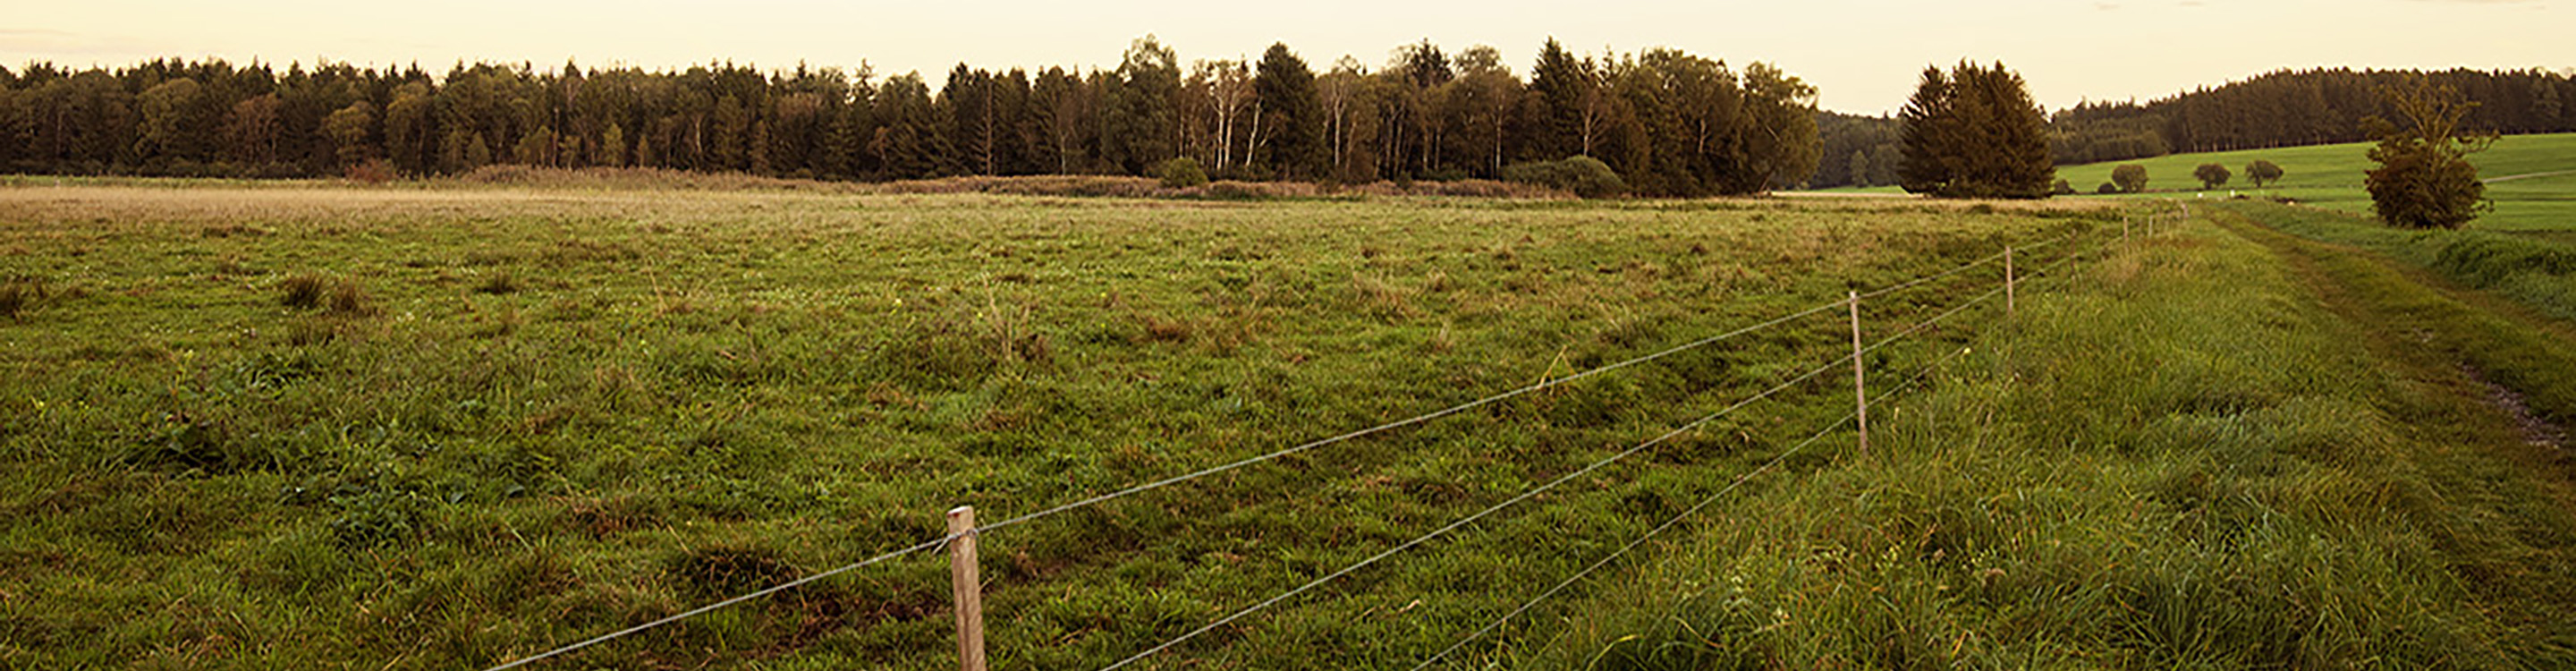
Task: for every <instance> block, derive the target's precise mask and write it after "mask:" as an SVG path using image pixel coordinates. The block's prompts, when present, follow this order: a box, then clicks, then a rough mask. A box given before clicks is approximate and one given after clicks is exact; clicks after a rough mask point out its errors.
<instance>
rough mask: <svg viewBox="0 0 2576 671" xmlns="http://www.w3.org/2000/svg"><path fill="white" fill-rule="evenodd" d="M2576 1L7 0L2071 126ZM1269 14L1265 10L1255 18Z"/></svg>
mask: <svg viewBox="0 0 2576 671" xmlns="http://www.w3.org/2000/svg"><path fill="white" fill-rule="evenodd" d="M2562 2H2576V0H2152V1H2146V0H1940V1H1932V0H1920V1H1910V2H1896V1H1893V0H1767V1H1765V2H1758V3H1756V2H1731V1H1725V2H1710V1H1703V2H1677V1H1661V0H1571V1H1569V0H1549V1H1545V2H1539V1H1531V0H1476V1H1472V2H1467V1H1459V2H1447V1H1444V2H1407V1H1401V0H1396V1H1390V0H1288V1H1285V2H1269V3H1232V2H1221V1H1214V0H1193V1H1190V2H1166V1H1152V2H1056V1H1044V0H993V1H984V2H971V1H952V2H937V1H924V0H913V1H909V2H900V3H878V2H823V1H818V0H731V1H727V2H678V1H674V0H616V1H606V0H541V1H537V2H529V1H527V0H517V1H502V0H452V1H444V2H436V1H433V2H399V3H394V2H350V1H348V0H331V1H327V2H326V1H322V0H228V1H225V2H205V1H202V0H191V1H187V2H145V1H139V0H0V17H6V18H0V63H5V64H7V65H9V66H10V67H12V68H15V67H17V66H18V65H20V64H23V63H26V62H29V61H33V60H46V61H52V62H55V63H59V64H67V65H74V66H88V65H92V64H97V65H108V66H119V65H126V64H131V63H133V62H135V61H138V60H142V59H148V58H153V57H162V56H182V57H190V58H198V57H206V56H219V57H223V58H225V59H228V60H232V61H235V62H246V61H249V60H251V59H254V58H255V59H258V60H262V61H268V62H273V63H280V64H283V63H285V62H288V61H301V62H306V63H310V62H313V61H315V60H318V59H326V58H327V59H330V60H334V61H347V62H353V63H358V64H362V65H375V64H386V63H407V62H418V63H420V64H421V65H422V66H424V67H425V68H428V69H430V70H432V71H433V72H440V73H443V72H445V71H446V69H447V66H448V65H450V64H453V63H454V62H456V61H457V60H459V59H463V60H469V61H471V60H489V61H496V62H513V63H515V62H521V61H527V62H533V63H535V64H536V66H537V67H538V68H541V69H550V68H553V67H556V66H559V65H561V64H562V63H563V62H564V61H565V60H566V59H572V60H575V61H578V62H579V63H580V64H582V65H583V66H586V67H587V66H599V65H608V64H628V65H637V66H642V67H646V68H656V69H658V68H668V67H674V66H685V65H688V64H692V63H705V62H709V61H715V60H730V61H733V62H736V63H752V64H758V65H760V66H762V67H769V68H788V67H793V66H794V65H795V64H796V63H797V62H798V61H803V62H806V63H811V64H813V65H815V66H841V67H853V66H855V65H857V64H858V63H860V62H862V61H865V62H867V63H869V64H872V65H873V66H874V67H875V68H876V71H877V72H878V73H879V74H880V75H883V74H894V73H901V72H905V71H912V70H919V71H921V72H922V74H924V75H926V76H928V77H930V78H931V80H932V82H933V83H934V85H935V84H936V82H937V81H939V79H940V78H941V76H942V75H943V74H945V73H946V72H947V70H948V69H949V67H951V66H953V65H955V64H956V63H957V62H959V61H961V60H963V61H966V62H969V63H971V64H974V65H976V66H978V67H989V68H994V69H1006V68H1008V67H1012V66H1045V65H1072V66H1084V67H1103V66H1114V65H1115V64H1116V62H1117V60H1118V57H1119V54H1120V53H1121V52H1122V51H1123V50H1124V49H1125V48H1126V46H1127V43H1128V41H1129V40H1131V39H1133V38H1135V37H1137V36H1140V35H1144V34H1147V33H1154V34H1157V35H1159V36H1160V37H1161V38H1162V40H1163V42H1164V43H1165V44H1167V45H1170V46H1172V47H1174V48H1175V49H1177V50H1178V51H1179V52H1180V56H1181V59H1182V61H1183V62H1188V61H1190V60H1193V59H1213V58H1236V57H1243V56H1252V57H1258V56H1259V55H1260V53H1261V50H1262V49H1263V48H1264V47H1267V46H1268V45H1269V44H1270V43H1271V42H1274V41H1285V42H1287V43H1288V45H1289V46H1290V47H1291V48H1293V49H1295V50H1296V51H1297V52H1298V53H1299V54H1300V55H1302V56H1304V57H1305V58H1306V60H1307V62H1308V63H1310V64H1313V65H1315V66H1316V67H1317V68H1318V69H1321V68H1323V67H1325V66H1328V65H1329V64H1330V63H1331V62H1332V61H1333V60H1334V59H1336V58H1339V57H1341V56H1342V55H1345V54H1348V55H1352V56H1356V57H1358V58H1359V59H1360V60H1361V61H1362V62H1364V63H1367V64H1368V65H1370V66H1371V67H1378V66H1382V65H1383V64H1384V63H1385V62H1386V60H1387V54H1388V52H1389V51H1390V50H1392V49H1393V48H1394V47H1396V46H1398V45H1401V44H1408V43H1412V42H1415V41H1418V40H1421V39H1424V38H1429V39H1430V40H1431V41H1432V42H1434V43H1437V44H1439V45H1441V46H1442V47H1444V48H1446V49H1448V50H1450V51H1452V52H1453V53H1454V52H1455V51H1457V50H1459V49H1463V48H1465V47H1467V46H1470V45H1475V44H1490V45H1493V46H1495V47H1497V48H1499V49H1501V50H1502V53H1503V55H1504V58H1505V60H1506V62H1508V63H1509V64H1511V66H1512V68H1513V70H1514V71H1515V72H1518V73H1521V74H1523V75H1524V76H1526V75H1527V73H1528V69H1529V64H1530V62H1531V60H1532V59H1533V58H1534V57H1535V56H1536V54H1537V51H1538V47H1539V45H1540V44H1541V43H1542V42H1544V41H1545V40H1546V39H1547V38H1548V37H1549V36H1555V37H1556V38H1558V39H1560V40H1562V41H1564V42H1565V44H1566V45H1567V46H1568V47H1569V48H1573V49H1576V50H1578V51H1582V52H1587V53H1590V52H1599V51H1601V50H1602V49H1603V48H1605V47H1607V48H1613V49H1616V50H1618V51H1621V52H1630V51H1635V50H1638V49H1641V48H1646V47H1657V46H1663V47H1674V48H1679V49H1682V50H1685V51H1690V52H1692V53H1696V54H1700V55H1703V56H1709V57H1713V58H1720V59H1724V60H1726V61H1727V62H1729V63H1730V64H1736V65H1739V66H1740V65H1741V64H1743V63H1745V62H1749V61H1757V60H1758V61H1768V62H1771V63H1773V64H1776V65H1778V66H1780V67H1781V68H1782V69H1784V70H1787V71H1788V72H1790V73H1792V74H1796V75H1798V76H1800V77H1803V78H1805V79H1806V80H1807V81H1808V82H1809V83H1811V84H1814V85H1816V86H1817V88H1819V89H1820V90H1821V91H1822V103H1823V106H1824V107H1825V108H1826V109H1832V110H1840V111H1847V112H1857V113H1869V114H1875V113H1881V112H1889V111H1893V110H1895V109H1896V108H1897V107H1899V106H1901V105H1903V104H1904V102H1905V96H1906V95H1907V94H1908V93H1909V92H1910V91H1911V90H1912V87H1913V84H1914V80H1915V76H1916V73H1917V72H1919V71H1920V70H1921V69H1922V68H1923V66H1924V65H1926V64H1931V63H1944V64H1946V63H1952V62H1956V61H1958V60H1960V59H1977V60H1981V61H1985V60H1996V59H2001V60H2003V61H2004V62H2005V63H2006V64H2007V65H2009V66H2011V67H2012V68H2013V69H2015V70H2018V71H2020V72H2021V73H2022V75H2023V76H2024V77H2025V78H2027V79H2029V80H2030V83H2031V86H2032V90H2033V93H2035V94H2036V95H2037V96H2038V97H2039V100H2040V102H2041V104H2043V105H2046V106H2047V107H2049V108H2051V109H2056V108H2061V107H2066V106H2070V105H2073V104H2075V103H2076V102H2078V101H2082V100H2087V99H2090V100H2125V99H2130V98H2137V99H2141V100H2143V99H2147V98H2154V97H2159V96H2162V95H2166V94H2169V93H2173V92H2175V91H2178V90H2183V89H2188V88H2192V87H2196V86H2201V85H2215V84H2218V83H2220V82H2224V81H2226V80H2229V79H2238V78H2243V77H2246V76H2249V75H2253V74H2257V73H2261V72H2265V71H2269V70H2274V69H2278V68H2284V67H2311V66H2352V67H2383V68H2448V67H2455V66H2457V67H2471V68H2482V69H2487V68H2531V67H2539V68H2546V69H2550V70H2553V71H2563V70H2565V69H2566V68H2568V67H2570V66H2576V14H2571V11H2570V9H2569V8H2566V7H2561V6H2560V4H2561V3H2562ZM1256 7H1257V8H1258V9H1253V8H1256Z"/></svg>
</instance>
